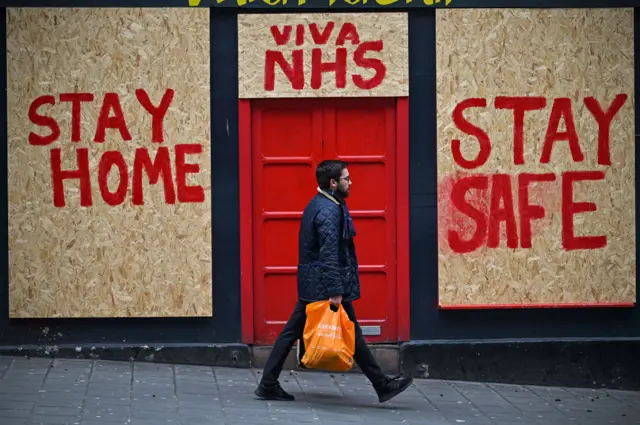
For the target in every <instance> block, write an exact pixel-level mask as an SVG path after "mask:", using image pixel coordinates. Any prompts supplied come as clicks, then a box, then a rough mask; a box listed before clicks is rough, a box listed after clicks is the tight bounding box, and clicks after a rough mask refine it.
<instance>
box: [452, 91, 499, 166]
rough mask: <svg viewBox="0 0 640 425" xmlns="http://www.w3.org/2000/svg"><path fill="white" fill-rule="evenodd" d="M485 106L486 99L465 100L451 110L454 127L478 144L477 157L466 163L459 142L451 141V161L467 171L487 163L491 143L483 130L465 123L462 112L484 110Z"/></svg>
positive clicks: (467, 122)
mask: <svg viewBox="0 0 640 425" xmlns="http://www.w3.org/2000/svg"><path fill="white" fill-rule="evenodd" d="M486 106H487V100H486V99H466V100H463V101H462V102H460V103H458V104H457V105H456V107H455V109H454V110H453V122H454V123H455V125H456V127H458V129H459V130H460V131H462V132H463V133H466V134H468V135H470V136H475V137H476V138H477V139H478V143H479V144H480V152H478V156H477V157H476V158H475V159H474V160H472V161H467V160H466V159H464V157H463V156H462V152H461V151H460V140H458V139H455V140H452V141H451V153H452V154H453V159H454V160H455V161H456V164H458V165H459V166H461V167H462V168H466V169H467V170H470V169H472V168H477V167H480V166H482V165H483V164H484V163H485V162H487V160H488V159H489V155H491V141H490V140H489V136H488V135H487V133H485V132H484V130H482V129H481V128H479V127H476V126H475V125H473V124H471V123H470V122H469V121H467V119H466V118H465V117H464V115H463V112H464V110H465V109H467V108H485V107H486Z"/></svg>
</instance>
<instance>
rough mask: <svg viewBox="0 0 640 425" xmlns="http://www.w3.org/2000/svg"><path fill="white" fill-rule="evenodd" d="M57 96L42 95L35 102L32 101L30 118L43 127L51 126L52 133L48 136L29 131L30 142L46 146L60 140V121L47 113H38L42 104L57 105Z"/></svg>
mask: <svg viewBox="0 0 640 425" xmlns="http://www.w3.org/2000/svg"><path fill="white" fill-rule="evenodd" d="M55 104H56V98H55V97H53V96H40V97H38V98H37V99H36V100H34V101H33V102H31V106H29V120H31V122H32V123H34V124H35V125H40V126H43V127H49V128H50V129H51V134H49V135H48V136H39V135H37V134H35V133H34V132H31V133H29V144H31V145H34V146H46V145H50V144H51V143H53V142H55V141H56V140H58V137H60V126H59V125H58V122H57V121H56V120H55V119H54V118H51V117H49V116H47V115H40V114H39V113H38V108H40V107H41V106H42V105H55Z"/></svg>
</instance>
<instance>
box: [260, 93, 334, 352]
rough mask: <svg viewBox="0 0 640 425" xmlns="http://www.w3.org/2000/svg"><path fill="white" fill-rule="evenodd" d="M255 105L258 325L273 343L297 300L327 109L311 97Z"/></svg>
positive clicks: (263, 341) (262, 341)
mask: <svg viewBox="0 0 640 425" xmlns="http://www.w3.org/2000/svg"><path fill="white" fill-rule="evenodd" d="M252 106H253V107H252V110H253V111H252V126H251V127H252V128H251V130H252V156H253V210H254V211H253V247H254V251H253V258H254V267H253V273H254V292H253V293H254V310H255V311H254V318H255V320H254V321H255V323H254V330H255V339H256V341H255V342H256V343H257V344H267V343H273V341H275V338H276V337H277V335H278V333H279V332H280V331H281V330H282V327H283V325H284V323H286V321H287V319H288V318H289V315H290V314H291V312H292V311H293V308H294V306H295V303H296V299H297V285H296V266H297V262H298V223H299V221H300V217H302V211H303V210H304V207H305V205H306V204H307V202H308V201H309V197H310V196H313V193H314V191H315V187H316V182H315V177H314V176H315V167H316V165H317V163H318V158H320V157H321V156H322V111H321V110H320V109H319V108H318V104H317V102H314V101H313V100H312V101H308V100H306V99H305V100H302V101H287V100H286V99H277V100H265V101H259V102H254V104H253V105H252Z"/></svg>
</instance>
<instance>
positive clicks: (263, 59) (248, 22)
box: [238, 13, 409, 98]
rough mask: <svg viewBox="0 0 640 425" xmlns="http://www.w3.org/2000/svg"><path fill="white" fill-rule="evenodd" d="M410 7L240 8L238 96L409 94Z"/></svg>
mask: <svg viewBox="0 0 640 425" xmlns="http://www.w3.org/2000/svg"><path fill="white" fill-rule="evenodd" d="M408 52H409V43H408V18H407V14H406V13H331V14H326V13H305V14H250V15H244V14H240V15H238V70H239V76H238V80H239V96H240V98H275V97H345V96H352V97H367V96H376V97H383V96H392V97H395V96H407V95H408V94H409V54H408Z"/></svg>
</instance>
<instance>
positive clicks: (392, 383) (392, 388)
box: [376, 377, 413, 403]
mask: <svg viewBox="0 0 640 425" xmlns="http://www.w3.org/2000/svg"><path fill="white" fill-rule="evenodd" d="M412 382H413V378H404V377H395V378H389V379H388V380H387V382H386V383H385V384H384V385H383V386H382V387H381V388H379V389H376V393H377V394H378V400H379V401H380V403H384V402H385V401H389V400H391V399H392V398H394V397H395V396H397V395H398V394H400V393H401V392H403V391H404V390H406V389H407V388H409V385H411V383H412Z"/></svg>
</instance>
